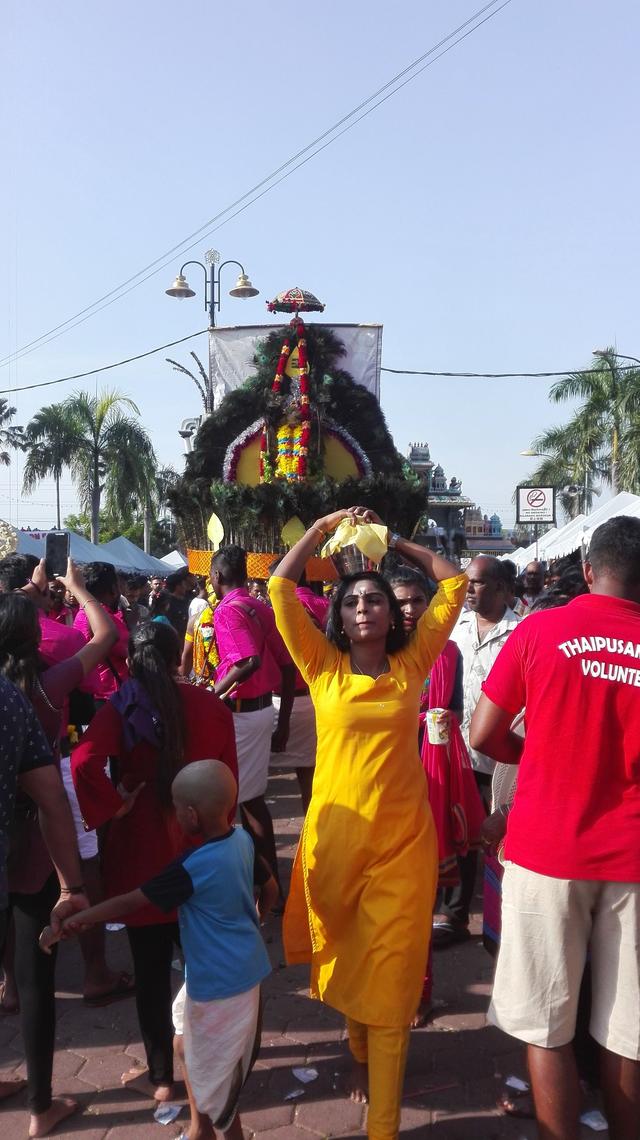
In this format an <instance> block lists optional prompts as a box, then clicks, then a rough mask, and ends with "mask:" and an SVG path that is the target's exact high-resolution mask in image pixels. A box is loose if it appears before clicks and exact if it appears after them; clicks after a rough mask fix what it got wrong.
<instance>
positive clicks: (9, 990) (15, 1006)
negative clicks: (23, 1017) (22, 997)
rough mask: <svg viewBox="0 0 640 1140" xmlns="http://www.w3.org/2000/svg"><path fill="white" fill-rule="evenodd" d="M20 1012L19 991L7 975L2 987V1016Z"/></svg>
mask: <svg viewBox="0 0 640 1140" xmlns="http://www.w3.org/2000/svg"><path fill="white" fill-rule="evenodd" d="M19 1012H20V1002H19V1001H18V991H17V989H16V985H15V982H14V980H13V978H11V979H10V978H9V977H8V975H7V974H5V978H4V982H3V983H2V985H0V1014H9V1015H10V1014H12V1013H19Z"/></svg>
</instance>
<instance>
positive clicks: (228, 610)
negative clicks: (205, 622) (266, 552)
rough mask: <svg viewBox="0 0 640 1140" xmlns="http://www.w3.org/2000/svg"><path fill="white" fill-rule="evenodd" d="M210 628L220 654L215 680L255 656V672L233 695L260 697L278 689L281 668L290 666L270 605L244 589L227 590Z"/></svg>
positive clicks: (221, 678) (237, 687) (219, 679)
mask: <svg viewBox="0 0 640 1140" xmlns="http://www.w3.org/2000/svg"><path fill="white" fill-rule="evenodd" d="M213 627H214V629H215V634H216V643H217V646H218V653H219V654H220V664H219V665H218V667H217V669H216V681H222V680H223V679H224V678H225V677H226V675H227V673H228V672H229V670H230V669H231V667H232V666H233V665H235V664H237V662H238V661H244V659H245V658H246V657H259V658H260V664H259V666H258V668H257V669H256V671H255V673H252V674H251V676H250V677H248V678H247V680H246V681H243V683H242V684H241V685H237V686H236V687H235V688H234V689H233V690H232V692H233V695H238V696H240V697H246V698H248V697H261V696H263V695H264V694H265V693H272V692H274V690H276V689H277V688H278V687H279V686H280V682H281V678H282V672H281V670H282V667H283V666H284V665H290V664H291V658H290V656H289V654H288V652H287V650H286V649H285V645H284V641H283V640H282V638H281V637H280V634H279V633H278V630H277V629H276V619H275V617H274V616H273V610H272V609H271V607H270V606H267V605H265V603H264V602H260V601H258V600H257V599H256V598H252V597H251V594H250V593H249V591H248V590H247V589H245V588H239V589H236V590H230V591H229V593H228V594H225V596H224V598H223V599H222V601H221V602H219V603H218V605H217V606H216V608H215V610H214V611H213ZM230 695H231V694H230Z"/></svg>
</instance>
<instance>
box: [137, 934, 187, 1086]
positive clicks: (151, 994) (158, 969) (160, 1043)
mask: <svg viewBox="0 0 640 1140" xmlns="http://www.w3.org/2000/svg"><path fill="white" fill-rule="evenodd" d="M127 934H128V936H129V946H130V947H131V956H132V958H133V965H134V969H135V974H136V1007H137V1010H138V1021H139V1022H140V1032H141V1034H142V1043H143V1045H144V1048H145V1052H146V1054H147V1067H148V1069H149V1080H150V1081H151V1084H152V1085H170V1084H172V1082H173V1022H172V1020H171V1004H172V1000H173V999H172V994H171V961H172V959H173V955H174V952H175V947H176V946H179V945H180V932H179V929H178V923H177V922H159V923H154V924H153V926H128V927H127Z"/></svg>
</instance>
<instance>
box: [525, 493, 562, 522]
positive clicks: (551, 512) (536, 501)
mask: <svg viewBox="0 0 640 1140" xmlns="http://www.w3.org/2000/svg"><path fill="white" fill-rule="evenodd" d="M555 518H556V494H555V487H518V511H517V518H516V521H517V522H519V523H553V522H555Z"/></svg>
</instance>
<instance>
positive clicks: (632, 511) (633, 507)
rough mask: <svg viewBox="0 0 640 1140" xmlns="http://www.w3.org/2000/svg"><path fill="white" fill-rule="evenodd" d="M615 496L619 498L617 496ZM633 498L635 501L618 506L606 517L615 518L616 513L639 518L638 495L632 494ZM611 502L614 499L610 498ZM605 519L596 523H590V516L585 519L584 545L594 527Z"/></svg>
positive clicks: (586, 544)
mask: <svg viewBox="0 0 640 1140" xmlns="http://www.w3.org/2000/svg"><path fill="white" fill-rule="evenodd" d="M616 497H617V498H619V496H616ZM633 498H634V499H635V502H633V503H626V504H625V505H624V506H621V507H619V508H618V509H616V510H615V511H614V512H613V513H612V514H609V515H608V516H607V519H612V518H615V517H616V515H630V516H631V517H632V518H635V519H638V518H640V495H634V496H633ZM611 502H614V500H613V499H612V500H611ZM607 519H600V520H599V522H597V523H592V520H591V517H590V518H588V519H587V524H586V528H585V532H584V543H585V546H587V547H588V545H589V543H590V542H591V536H592V534H593V532H594V530H595V529H596V527H597V526H600V524H601V523H603V522H606V521H607Z"/></svg>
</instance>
